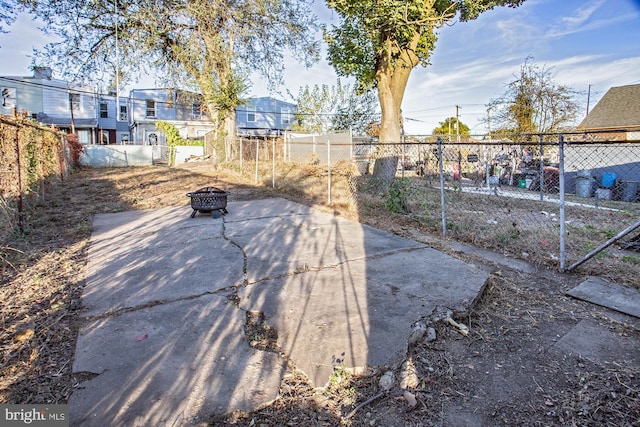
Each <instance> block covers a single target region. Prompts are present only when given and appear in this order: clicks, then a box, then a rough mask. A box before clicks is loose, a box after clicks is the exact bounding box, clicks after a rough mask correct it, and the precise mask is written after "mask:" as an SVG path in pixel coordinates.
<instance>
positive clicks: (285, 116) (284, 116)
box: [280, 108, 291, 125]
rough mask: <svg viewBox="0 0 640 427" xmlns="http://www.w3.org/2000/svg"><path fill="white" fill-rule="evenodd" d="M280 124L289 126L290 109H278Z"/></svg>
mask: <svg viewBox="0 0 640 427" xmlns="http://www.w3.org/2000/svg"><path fill="white" fill-rule="evenodd" d="M280 123H282V124H283V125H290V124H291V109H290V108H281V109H280Z"/></svg>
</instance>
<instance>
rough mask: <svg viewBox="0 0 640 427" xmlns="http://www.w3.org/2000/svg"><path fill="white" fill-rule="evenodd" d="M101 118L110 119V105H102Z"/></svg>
mask: <svg viewBox="0 0 640 427" xmlns="http://www.w3.org/2000/svg"><path fill="white" fill-rule="evenodd" d="M103 114H104V115H103ZM100 118H101V119H108V118H109V104H107V103H106V102H101V103H100Z"/></svg>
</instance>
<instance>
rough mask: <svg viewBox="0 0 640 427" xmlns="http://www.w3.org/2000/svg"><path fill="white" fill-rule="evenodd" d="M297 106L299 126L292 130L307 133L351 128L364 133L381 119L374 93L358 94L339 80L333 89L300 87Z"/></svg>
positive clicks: (358, 132)
mask: <svg viewBox="0 0 640 427" xmlns="http://www.w3.org/2000/svg"><path fill="white" fill-rule="evenodd" d="M296 103H297V109H298V112H297V115H296V117H297V122H298V124H297V125H296V126H294V128H293V129H294V130H300V131H304V132H318V133H320V132H327V131H332V130H344V129H351V130H352V131H353V132H354V133H356V134H364V133H365V132H366V130H367V127H368V126H369V123H371V122H372V121H374V120H376V119H377V118H378V117H379V113H378V108H377V99H376V96H375V93H373V92H372V91H367V92H365V93H363V94H359V93H358V92H357V91H356V89H355V88H352V87H351V86H350V85H348V84H347V85H343V84H342V82H341V81H340V79H338V82H337V84H336V85H334V86H328V85H322V86H319V85H314V86H313V88H310V87H309V86H308V85H307V86H305V87H301V88H300V91H299V92H298V96H297V98H296Z"/></svg>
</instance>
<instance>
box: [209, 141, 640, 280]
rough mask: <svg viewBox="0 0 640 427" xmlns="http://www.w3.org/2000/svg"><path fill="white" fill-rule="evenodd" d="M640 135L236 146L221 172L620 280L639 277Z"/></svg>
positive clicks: (238, 143)
mask: <svg viewBox="0 0 640 427" xmlns="http://www.w3.org/2000/svg"><path fill="white" fill-rule="evenodd" d="M635 136H636V135H635V134H634V133H632V132H627V131H624V130H623V131H617V132H601V133H566V134H563V135H558V134H553V135H509V136H504V137H501V138H493V139H487V138H481V137H478V138H473V137H465V139H464V140H461V141H460V142H458V141H457V140H452V141H449V140H446V141H444V140H442V139H440V140H436V139H435V138H433V137H426V138H419V137H413V138H406V141H405V142H404V143H400V144H398V143H379V142H372V141H366V142H363V141H355V142H335V141H332V139H331V138H327V139H326V140H325V141H324V142H323V141H322V138H315V139H314V140H313V141H300V142H291V141H288V142H286V143H285V142H284V141H283V140H277V139H273V138H272V139H257V138H254V139H235V140H228V141H227V144H226V145H227V147H228V148H227V154H226V156H225V157H226V161H225V162H221V165H222V166H226V167H227V168H231V169H234V170H236V171H237V172H238V173H241V174H243V175H245V176H247V177H250V178H252V179H253V181H254V182H255V183H257V184H262V185H267V186H272V187H274V188H278V189H280V190H282V191H284V192H288V193H293V194H298V195H300V196H303V197H306V198H307V199H310V200H312V201H314V202H316V203H322V204H327V205H331V206H334V207H337V208H341V209H349V210H352V211H354V212H355V213H356V214H360V215H366V214H367V213H368V212H373V211H377V212H378V213H380V212H387V213H388V214H389V215H397V216H398V218H399V219H406V220H409V221H410V223H411V224H412V225H418V226H420V227H422V228H423V229H426V230H429V231H431V232H437V233H441V234H443V235H446V236H447V237H448V238H453V239H456V240H459V241H463V242H468V243H471V244H473V245H476V246H480V247H487V248H492V249H494V250H499V251H502V252H504V253H505V254H508V255H511V256H514V257H517V258H523V259H528V260H531V261H534V262H536V263H537V264H540V265H544V266H548V267H551V266H553V267H554V268H558V269H560V270H572V269H574V268H578V265H576V264H579V267H580V269H581V271H582V272H586V273H589V272H597V273H598V274H599V275H602V274H603V271H606V272H609V273H608V274H610V275H611V276H615V277H616V278H618V279H620V278H622V277H637V274H638V273H640V252H634V251H633V249H634V248H636V247H638V244H639V243H640V242H638V241H639V240H640V238H639V237H638V236H637V234H636V235H635V236H634V232H635V231H638V230H640V225H638V221H640V197H639V196H640V138H635ZM634 138H635V139H634ZM291 144H294V145H295V146H292V145H291ZM292 152H307V153H308V154H307V156H306V158H304V159H303V158H300V157H297V158H293V157H292V156H290V153H292ZM345 153H348V156H345ZM623 232H624V233H623ZM621 234H623V235H621ZM612 239H613V240H615V241H616V244H615V245H612V244H611V243H609V241H610V240H612ZM603 245H604V246H606V247H604V248H602V250H598V251H595V250H597V249H599V248H600V247H601V246H603ZM594 251H595V253H592V252H594ZM587 257H588V262H586V261H587V259H586V258H587Z"/></svg>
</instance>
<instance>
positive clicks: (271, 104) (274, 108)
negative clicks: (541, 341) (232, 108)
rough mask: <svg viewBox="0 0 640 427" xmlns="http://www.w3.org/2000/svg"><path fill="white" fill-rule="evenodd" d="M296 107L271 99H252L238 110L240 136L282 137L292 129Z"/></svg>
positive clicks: (237, 120) (237, 124)
mask: <svg viewBox="0 0 640 427" xmlns="http://www.w3.org/2000/svg"><path fill="white" fill-rule="evenodd" d="M295 113H296V105H295V104H292V103H290V102H285V101H280V100H278V99H275V98H271V97H260V98H251V99H249V102H248V103H247V104H246V105H243V106H240V107H238V108H236V131H237V135H238V136H281V135H284V132H285V131H286V130H289V129H290V128H291V125H292V124H293V121H294V119H295Z"/></svg>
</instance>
